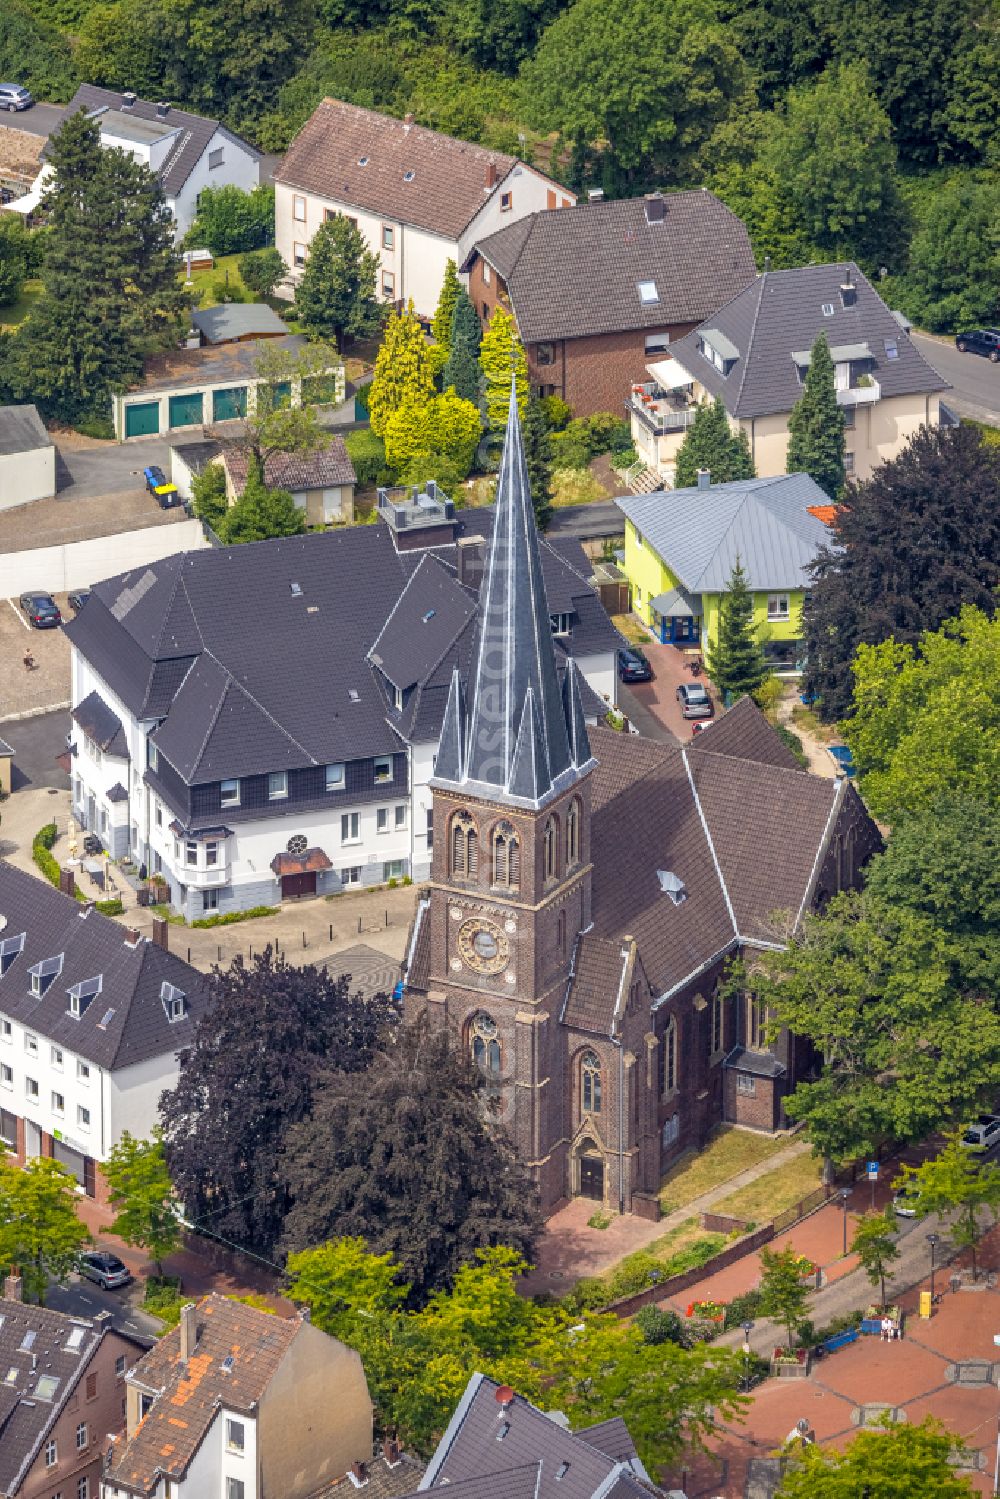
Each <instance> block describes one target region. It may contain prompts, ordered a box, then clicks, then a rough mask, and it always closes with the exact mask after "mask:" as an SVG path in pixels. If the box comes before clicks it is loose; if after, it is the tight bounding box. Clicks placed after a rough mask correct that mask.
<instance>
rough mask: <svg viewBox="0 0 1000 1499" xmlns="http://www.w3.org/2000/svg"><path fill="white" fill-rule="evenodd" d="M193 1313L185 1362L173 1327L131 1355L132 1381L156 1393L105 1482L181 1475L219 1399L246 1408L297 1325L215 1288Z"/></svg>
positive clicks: (146, 1486) (140, 1483)
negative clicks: (191, 1344)
mask: <svg viewBox="0 0 1000 1499" xmlns="http://www.w3.org/2000/svg"><path fill="white" fill-rule="evenodd" d="M196 1319H197V1343H196V1344H195V1348H194V1351H193V1352H192V1353H191V1354H190V1356H189V1357H188V1359H187V1362H186V1363H185V1362H183V1361H182V1360H181V1346H180V1340H181V1335H180V1329H179V1328H177V1327H174V1328H172V1329H171V1330H170V1332H168V1333H166V1334H165V1336H164V1337H163V1338H161V1339H160V1341H159V1343H157V1344H156V1346H155V1347H154V1348H151V1349H150V1351H149V1352H148V1353H147V1354H146V1355H145V1357H144V1358H142V1359H141V1360H140V1361H139V1364H138V1365H137V1367H136V1371H135V1377H136V1379H137V1380H138V1381H140V1382H141V1383H142V1385H143V1386H146V1387H148V1388H150V1389H153V1390H158V1391H160V1394H159V1395H158V1396H157V1398H156V1399H155V1400H154V1402H153V1405H152V1408H151V1410H150V1412H149V1414H148V1415H147V1416H146V1417H145V1419H144V1420H143V1421H142V1422H141V1423H140V1425H139V1427H138V1429H137V1430H136V1432H135V1435H134V1436H133V1437H132V1440H131V1441H130V1442H129V1443H128V1444H127V1445H126V1446H125V1447H123V1448H122V1449H121V1450H120V1451H119V1452H116V1453H115V1455H114V1459H113V1464H112V1467H111V1469H110V1470H109V1471H108V1472H107V1474H106V1475H105V1476H106V1479H107V1481H109V1482H110V1483H112V1484H114V1483H115V1482H116V1481H117V1482H120V1483H122V1484H124V1485H126V1486H128V1487H129V1488H131V1489H136V1490H138V1491H139V1492H140V1493H146V1492H149V1491H152V1490H153V1489H154V1488H155V1487H156V1486H157V1484H158V1483H159V1481H160V1475H161V1474H169V1475H171V1476H173V1477H178V1478H179V1477H181V1476H182V1475H183V1474H184V1472H185V1471H186V1469H187V1466H188V1464H189V1463H190V1461H191V1458H192V1457H193V1456H194V1454H195V1452H196V1451H197V1450H198V1448H199V1446H200V1445H201V1442H202V1440H203V1438H204V1436H205V1433H206V1432H207V1431H208V1428H209V1427H210V1426H211V1424H212V1422H213V1421H214V1420H215V1418H216V1416H217V1415H218V1412H219V1407H220V1405H223V1404H224V1405H225V1406H226V1408H227V1409H228V1410H236V1411H249V1410H252V1409H253V1407H254V1405H255V1404H258V1403H259V1402H260V1400H261V1398H262V1396H263V1395H264V1393H265V1391H266V1390H267V1387H268V1385H269V1384H270V1383H271V1380H272V1379H273V1378H274V1375H275V1374H276V1373H277V1371H278V1369H279V1367H280V1365H281V1363H282V1361H283V1360H284V1358H285V1355H286V1353H287V1352H288V1350H289V1348H290V1347H291V1345H292V1343H293V1342H294V1340H295V1338H296V1337H297V1336H298V1334H299V1332H300V1331H301V1329H302V1327H303V1326H305V1324H304V1323H303V1322H302V1321H301V1320H300V1319H299V1318H297V1317H296V1318H293V1319H291V1320H288V1321H286V1320H285V1319H284V1318H283V1317H277V1316H271V1315H269V1314H268V1313H267V1312H259V1311H257V1309H256V1308H255V1307H250V1306H246V1305H244V1304H243V1303H241V1302H237V1301H230V1300H228V1299H227V1298H226V1297H225V1296H219V1295H217V1294H216V1293H215V1292H213V1293H212V1294H211V1295H210V1296H206V1297H205V1298H204V1300H202V1301H200V1302H199V1303H198V1306H197V1310H196ZM228 1357H232V1360H233V1362H232V1365H231V1367H230V1368H229V1369H228V1370H227V1369H224V1368H223V1360H224V1359H226V1358H228Z"/></svg>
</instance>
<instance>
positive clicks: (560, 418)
mask: <svg viewBox="0 0 1000 1499" xmlns="http://www.w3.org/2000/svg"><path fill="white" fill-rule="evenodd" d="M538 404H539V406H541V408H542V414H543V415H544V417H545V420H546V422H547V424H548V428H549V431H550V432H561V431H562V429H563V428H564V427H565V425H566V423H567V422H568V421H569V419H570V417H571V416H572V415H573V408H572V406H570V405H569V403H568V402H567V401H564V400H563V398H562V396H542V397H541V399H540V400H539V402H538Z"/></svg>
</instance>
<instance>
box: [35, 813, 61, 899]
mask: <svg viewBox="0 0 1000 1499" xmlns="http://www.w3.org/2000/svg"><path fill="white" fill-rule="evenodd" d="M58 837H59V830H58V828H57V827H56V825H55V823H54V822H47V823H46V824H45V826H44V827H43V828H39V829H38V832H37V833H36V834H35V836H34V838H32V840H31V857H32V858H33V859H34V861H35V863H36V864H37V865H38V867H39V869H40V870H41V871H42V874H44V876H45V878H46V879H47V880H48V882H49V884H50V885H55V886H56V888H57V889H58V887H59V861H58V860H57V859H55V858H53V856H52V854H51V852H50V850H51V848H52V847H53V845H54V843H55V841H56V839H57V838H58Z"/></svg>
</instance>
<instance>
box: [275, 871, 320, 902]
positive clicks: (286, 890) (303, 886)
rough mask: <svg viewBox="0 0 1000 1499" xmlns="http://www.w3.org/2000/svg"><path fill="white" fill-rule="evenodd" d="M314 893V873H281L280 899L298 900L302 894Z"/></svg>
mask: <svg viewBox="0 0 1000 1499" xmlns="http://www.w3.org/2000/svg"><path fill="white" fill-rule="evenodd" d="M315 894H316V875H315V873H312V874H283V875H282V877H281V898H282V900H298V899H301V897H302V896H304V895H315Z"/></svg>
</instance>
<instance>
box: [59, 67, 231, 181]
mask: <svg viewBox="0 0 1000 1499" xmlns="http://www.w3.org/2000/svg"><path fill="white" fill-rule="evenodd" d="M124 102H125V101H124V99H123V97H122V95H121V94H120V93H117V92H116V91H115V90H113V89H107V88H95V87H94V85H93V84H90V83H84V84H81V85H80V87H79V88H78V89H77V91H76V93H75V94H74V95H73V97H72V99H71V100H70V101H69V104H68V105H67V106H66V113H65V115H64V116H63V118H64V119H65V118H68V116H69V115H71V114H75V113H76V111H77V110H78V109H85V110H87V111H88V113H92V112H93V111H94V110H95V109H108V110H116V111H118V112H119V113H121V112H122V107H123V105H124ZM124 114H125V117H126V118H127V119H129V118H130V119H133V120H137V121H141V120H151V121H153V122H154V123H156V124H162V125H164V126H166V127H168V128H170V127H174V128H177V127H179V129H180V132H181V133H180V135H179V136H178V139H177V144H176V146H175V147H174V149H173V150H172V151H171V153H170V155H169V156H168V157H167V159H166V161H165V162H164V164H163V166H162V167H161V168H160V171H159V172H158V173H157V175H158V177H159V179H160V184H161V186H162V188H163V191H164V194H165V195H166V196H167V197H168V198H169V197H174V196H175V195H176V194H177V193H179V192H180V190H181V188H182V187H183V186H184V184H185V182H186V181H187V180H188V178H189V177H190V175H191V173H192V172H193V171H194V169H195V167H196V166H197V165H198V162H199V161H200V160H201V156H202V152H203V151H204V150H205V147H206V146H207V145H208V143H209V141H210V140H211V139H212V136H213V135H214V134H215V132H216V130H218V129H220V128H222V127H220V124H219V121H218V120H210V119H208V118H206V116H204V115H195V114H190V113H189V112H188V111H187V110H185V109H175V108H174V107H173V106H172V105H171V107H170V109H169V111H168V113H167V115H166V118H165V119H163V120H160V119H159V118H158V116H157V113H156V104H155V103H153V102H152V101H150V100H149V99H136V101H135V103H134V104H133V105H132V106H131V108H127V109H125V110H124ZM226 135H227V136H228V138H229V139H230V140H232V141H234V142H235V143H236V144H237V145H239V146H241V147H242V149H243V150H244V151H246V152H247V154H248V155H249V156H252V157H254V158H255V159H257V160H260V155H261V153H260V152H259V151H258V150H257V149H256V147H254V146H251V145H250V144H249V142H248V141H245V140H243V139H242V138H241V137H240V136H238V135H234V134H233V132H232V131H231V130H226Z"/></svg>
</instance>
